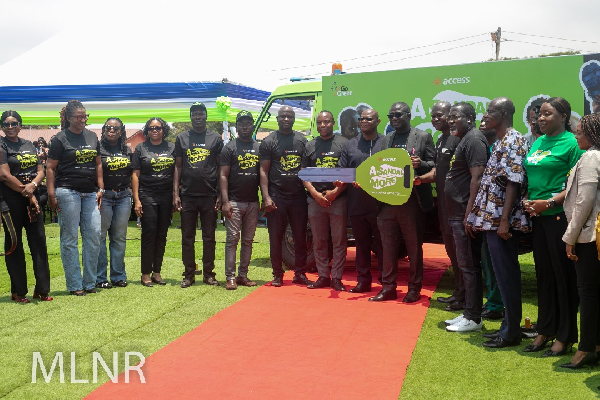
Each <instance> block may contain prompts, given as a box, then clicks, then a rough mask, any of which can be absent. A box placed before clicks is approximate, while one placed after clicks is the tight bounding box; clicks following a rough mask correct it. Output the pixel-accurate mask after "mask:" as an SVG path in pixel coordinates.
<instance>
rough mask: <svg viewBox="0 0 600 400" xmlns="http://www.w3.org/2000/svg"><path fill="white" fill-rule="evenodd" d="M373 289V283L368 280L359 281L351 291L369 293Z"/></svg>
mask: <svg viewBox="0 0 600 400" xmlns="http://www.w3.org/2000/svg"><path fill="white" fill-rule="evenodd" d="M370 291H371V284H370V283H367V282H358V283H357V284H356V286H354V287H353V288H352V289H350V293H367V292H370Z"/></svg>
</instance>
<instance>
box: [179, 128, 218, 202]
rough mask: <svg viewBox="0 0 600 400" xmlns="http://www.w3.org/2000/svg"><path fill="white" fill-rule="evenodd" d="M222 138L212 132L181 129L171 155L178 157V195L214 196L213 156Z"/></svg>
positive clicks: (215, 180) (215, 188)
mask: <svg viewBox="0 0 600 400" xmlns="http://www.w3.org/2000/svg"><path fill="white" fill-rule="evenodd" d="M222 149H223V139H221V136H220V135H219V134H217V133H215V132H213V131H206V132H204V133H196V132H194V131H193V130H191V129H190V130H189V131H185V132H181V133H180V134H179V136H177V140H176V141H175V157H181V158H182V160H181V161H182V164H181V194H182V195H185V196H216V195H217V157H218V156H219V154H221V150H222Z"/></svg>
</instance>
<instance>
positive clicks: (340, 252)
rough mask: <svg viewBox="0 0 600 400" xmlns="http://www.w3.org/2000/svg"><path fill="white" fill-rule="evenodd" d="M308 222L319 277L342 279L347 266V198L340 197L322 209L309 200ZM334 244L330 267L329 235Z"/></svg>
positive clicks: (312, 200) (310, 198)
mask: <svg viewBox="0 0 600 400" xmlns="http://www.w3.org/2000/svg"><path fill="white" fill-rule="evenodd" d="M308 220H309V221H310V228H311V230H312V235H313V249H314V254H315V262H316V264H317V270H318V271H319V276H320V277H323V278H329V276H330V275H331V278H333V279H342V274H343V273H344V265H345V264H346V244H347V241H348V237H347V224H348V207H347V200H346V196H342V197H338V198H337V199H335V200H334V201H333V203H331V205H330V206H329V207H321V206H320V205H319V203H317V201H316V200H315V199H313V198H312V197H309V198H308ZM330 232H331V243H332V244H333V262H332V264H331V268H330V267H329V237H330V236H329V233H330Z"/></svg>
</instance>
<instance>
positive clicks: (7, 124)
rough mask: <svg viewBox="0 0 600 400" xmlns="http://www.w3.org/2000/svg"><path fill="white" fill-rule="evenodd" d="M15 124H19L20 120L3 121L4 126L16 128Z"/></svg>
mask: <svg viewBox="0 0 600 400" xmlns="http://www.w3.org/2000/svg"><path fill="white" fill-rule="evenodd" d="M15 126H19V123H18V122H3V123H2V127H3V128H14V127H15Z"/></svg>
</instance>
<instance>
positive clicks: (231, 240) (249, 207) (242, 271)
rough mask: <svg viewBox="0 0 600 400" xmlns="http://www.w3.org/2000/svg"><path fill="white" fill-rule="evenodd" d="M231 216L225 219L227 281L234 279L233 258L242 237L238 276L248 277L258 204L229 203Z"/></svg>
mask: <svg viewBox="0 0 600 400" xmlns="http://www.w3.org/2000/svg"><path fill="white" fill-rule="evenodd" d="M230 204H231V208H232V210H233V214H232V215H231V219H228V218H225V231H226V232H227V236H226V239H225V276H226V277H227V279H230V278H235V258H236V253H237V245H238V242H239V241H240V234H241V237H242V245H241V248H240V266H239V268H238V276H241V277H246V276H247V275H248V265H249V264H250V257H252V242H253V241H254V233H255V232H256V225H257V224H258V202H257V201H255V202H236V201H230Z"/></svg>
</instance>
